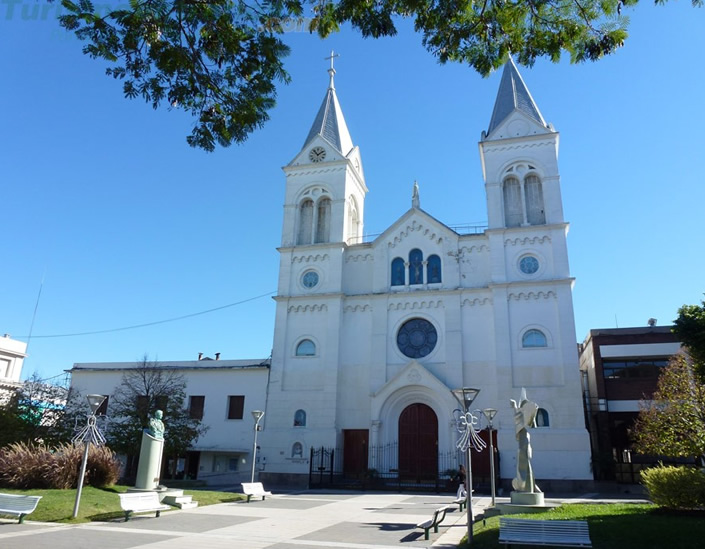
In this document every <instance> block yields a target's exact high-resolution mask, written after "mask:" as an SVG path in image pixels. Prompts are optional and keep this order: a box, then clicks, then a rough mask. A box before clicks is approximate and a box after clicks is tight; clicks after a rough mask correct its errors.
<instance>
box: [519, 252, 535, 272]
mask: <svg viewBox="0 0 705 549" xmlns="http://www.w3.org/2000/svg"><path fill="white" fill-rule="evenodd" d="M519 269H521V272H522V273H524V274H528V275H531V274H534V273H535V272H536V271H538V270H539V260H538V259H536V258H535V257H534V256H533V255H525V256H524V257H522V258H521V260H520V261H519Z"/></svg>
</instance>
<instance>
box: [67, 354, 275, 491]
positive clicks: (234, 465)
mask: <svg viewBox="0 0 705 549" xmlns="http://www.w3.org/2000/svg"><path fill="white" fill-rule="evenodd" d="M216 356H218V355H216ZM142 365H143V363H141V362H100V363H80V364H74V366H73V368H72V369H71V370H70V372H71V388H72V390H78V391H80V392H81V394H83V395H87V394H102V395H105V396H107V397H108V399H107V401H106V402H104V403H103V406H102V407H101V409H100V410H99V411H98V413H99V414H104V415H107V417H108V420H110V414H111V409H110V395H112V394H114V392H115V389H116V388H118V387H119V386H120V384H121V382H122V379H123V375H124V374H125V373H127V372H129V371H130V370H135V369H137V368H139V367H141V366H142ZM156 365H157V367H159V368H163V369H165V370H171V371H175V372H177V373H178V374H180V375H182V376H183V377H184V379H185V381H186V395H187V399H186V400H187V402H186V405H187V406H188V408H189V411H190V412H191V414H193V415H195V416H196V417H200V418H201V419H202V422H203V425H207V426H208V427H209V429H208V431H207V432H206V434H205V435H203V436H201V437H200V438H199V439H198V441H197V442H196V444H195V445H194V446H193V447H192V448H191V451H190V452H189V453H188V455H187V456H185V459H184V460H183V461H181V460H180V463H179V464H178V470H179V471H180V472H183V473H184V475H186V476H189V477H191V478H196V477H197V478H199V479H201V480H205V481H206V482H208V483H209V484H217V485H233V484H238V483H240V482H249V480H250V474H251V469H250V468H251V460H250V456H251V455H252V446H253V445H252V441H253V434H254V430H253V425H254V423H253V419H252V415H251V414H250V412H251V411H252V410H264V409H265V406H266V399H267V380H268V377H269V361H268V360H267V359H253V360H213V359H210V358H207V357H206V358H199V360H184V361H176V362H168V361H158V362H156ZM135 404H136V403H135ZM164 423H165V425H166V428H167V433H166V436H168V429H169V418H168V417H165V418H164ZM263 465H264V464H263Z"/></svg>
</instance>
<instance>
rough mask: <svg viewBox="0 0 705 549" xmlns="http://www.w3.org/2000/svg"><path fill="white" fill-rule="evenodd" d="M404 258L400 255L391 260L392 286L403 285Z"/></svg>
mask: <svg viewBox="0 0 705 549" xmlns="http://www.w3.org/2000/svg"><path fill="white" fill-rule="evenodd" d="M405 270H406V269H405V268H404V260H403V259H402V258H401V257H396V258H394V260H393V261H392V286H403V285H404V282H405V280H404V279H405V278H406V277H405V276H404V275H405V272H404V271H405Z"/></svg>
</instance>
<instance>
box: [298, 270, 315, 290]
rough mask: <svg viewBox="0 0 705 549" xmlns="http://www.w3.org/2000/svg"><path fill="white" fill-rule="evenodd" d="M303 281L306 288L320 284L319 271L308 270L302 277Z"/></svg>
mask: <svg viewBox="0 0 705 549" xmlns="http://www.w3.org/2000/svg"><path fill="white" fill-rule="evenodd" d="M301 283H302V284H303V285H304V287H306V288H313V287H314V286H315V285H316V284H318V273H317V272H316V271H306V272H305V273H304V276H302V277H301Z"/></svg>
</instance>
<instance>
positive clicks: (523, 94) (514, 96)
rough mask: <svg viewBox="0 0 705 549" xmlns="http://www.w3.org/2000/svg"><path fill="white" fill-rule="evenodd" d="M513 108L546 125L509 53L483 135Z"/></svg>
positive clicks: (489, 133) (510, 112) (492, 128)
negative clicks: (488, 123) (487, 126)
mask: <svg viewBox="0 0 705 549" xmlns="http://www.w3.org/2000/svg"><path fill="white" fill-rule="evenodd" d="M515 110H517V111H520V112H522V113H524V114H525V115H526V116H528V117H529V118H531V119H532V120H534V121H535V122H537V123H538V124H540V125H541V126H543V127H545V128H547V127H548V126H547V125H546V122H545V121H544V119H543V116H541V112H540V111H539V108H538V107H537V106H536V103H535V102H534V99H533V97H531V93H529V89H528V88H527V87H526V84H524V80H523V79H522V77H521V75H520V74H519V70H518V69H517V66H516V65H515V64H514V60H513V59H512V57H511V55H510V56H509V60H508V61H507V62H506V63H505V65H504V72H503V73H502V80H501V81H500V83H499V90H498V91H497V99H496V100H495V104H494V111H492V118H491V119H490V126H489V128H488V129H487V133H486V134H485V135H486V136H490V135H492V133H493V132H494V131H495V130H496V129H497V128H498V127H499V125H500V124H502V122H504V121H505V120H506V119H507V117H509V115H510V114H512V112H514V111H515Z"/></svg>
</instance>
